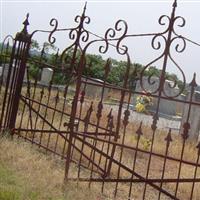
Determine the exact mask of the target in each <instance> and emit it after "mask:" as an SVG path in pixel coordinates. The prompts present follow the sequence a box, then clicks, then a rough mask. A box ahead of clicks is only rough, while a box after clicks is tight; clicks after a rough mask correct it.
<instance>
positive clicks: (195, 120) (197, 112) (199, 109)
mask: <svg viewBox="0 0 200 200" xmlns="http://www.w3.org/2000/svg"><path fill="white" fill-rule="evenodd" d="M186 99H187V100H188V101H189V100H190V93H189V94H188V95H187V98H186ZM193 102H197V103H200V92H198V91H195V93H194V95H193ZM188 111H189V104H185V105H184V111H183V115H182V122H181V129H180V133H181V134H182V133H183V125H184V123H185V122H186V121H187V117H188ZM189 123H190V129H189V133H188V134H189V139H193V140H198V137H199V131H200V105H192V106H191V111H190V115H189Z"/></svg>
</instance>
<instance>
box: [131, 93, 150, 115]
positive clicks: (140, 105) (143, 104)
mask: <svg viewBox="0 0 200 200" xmlns="http://www.w3.org/2000/svg"><path fill="white" fill-rule="evenodd" d="M151 105H153V104H152V97H149V96H147V95H140V96H138V97H137V98H136V107H135V108H136V111H137V112H140V113H147V109H148V108H149V106H151Z"/></svg>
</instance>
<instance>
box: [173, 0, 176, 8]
mask: <svg viewBox="0 0 200 200" xmlns="http://www.w3.org/2000/svg"><path fill="white" fill-rule="evenodd" d="M173 7H174V8H176V7H177V0H174V3H173Z"/></svg>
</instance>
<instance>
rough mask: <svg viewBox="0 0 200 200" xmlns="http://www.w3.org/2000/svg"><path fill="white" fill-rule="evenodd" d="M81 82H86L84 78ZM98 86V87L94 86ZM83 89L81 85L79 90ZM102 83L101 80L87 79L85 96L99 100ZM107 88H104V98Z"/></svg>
mask: <svg viewBox="0 0 200 200" xmlns="http://www.w3.org/2000/svg"><path fill="white" fill-rule="evenodd" d="M82 81H86V79H85V78H82ZM95 84H98V85H95ZM83 88H84V83H82V84H81V90H83ZM102 88H103V81H102V80H101V79H95V78H93V79H89V80H87V85H86V88H85V96H87V97H90V98H94V99H96V98H100V97H101V94H102ZM108 92H109V88H107V87H104V98H107V97H108Z"/></svg>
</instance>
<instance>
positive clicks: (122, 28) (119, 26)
mask: <svg viewBox="0 0 200 200" xmlns="http://www.w3.org/2000/svg"><path fill="white" fill-rule="evenodd" d="M127 31H128V25H127V23H126V21H124V20H118V21H117V22H116V23H115V28H109V29H108V30H107V31H106V33H105V36H104V38H105V39H104V41H105V44H104V45H101V46H100V47H99V52H100V53H103V54H104V53H106V52H107V50H108V46H109V45H110V44H109V41H117V43H116V46H115V48H116V51H117V53H118V54H120V55H125V54H127V52H128V47H127V46H126V45H123V44H122V40H123V39H124V38H126V35H127ZM117 33H120V36H118V37H116V35H117Z"/></svg>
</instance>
